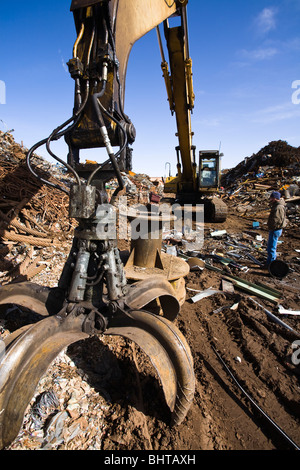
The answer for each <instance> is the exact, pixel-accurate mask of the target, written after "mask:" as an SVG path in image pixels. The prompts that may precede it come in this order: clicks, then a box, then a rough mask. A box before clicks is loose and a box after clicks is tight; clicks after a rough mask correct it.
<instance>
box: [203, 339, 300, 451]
mask: <svg viewBox="0 0 300 470" xmlns="http://www.w3.org/2000/svg"><path fill="white" fill-rule="evenodd" d="M211 347H212V350H213V351H214V353H215V354H216V356H217V358H218V359H219V361H220V362H221V363H222V365H223V367H224V368H225V370H226V372H227V373H228V374H229V376H230V377H231V378H232V380H233V381H234V383H235V384H236V385H237V386H238V388H239V389H240V390H241V391H242V392H243V394H244V395H245V396H246V397H247V398H248V400H249V401H250V402H251V403H252V405H253V406H254V407H255V408H256V409H257V410H258V411H259V412H260V413H261V414H262V415H263V417H264V418H266V419H267V421H268V422H269V423H270V424H271V425H272V426H273V427H274V429H276V431H278V432H279V433H280V434H281V436H282V437H283V438H284V439H285V440H286V441H287V442H288V443H289V444H291V445H292V446H293V447H294V449H295V450H300V447H299V446H298V445H297V444H296V443H295V442H294V441H293V440H292V439H291V438H290V437H289V436H288V435H287V434H286V433H285V432H284V431H283V430H282V429H281V428H280V427H279V426H278V425H277V424H276V423H275V422H274V421H273V420H272V419H271V418H270V416H268V415H267V414H266V413H265V412H264V411H263V410H262V409H261V408H260V406H258V404H257V403H256V402H255V401H254V400H253V398H251V397H250V395H249V394H248V393H247V392H246V390H245V389H244V388H243V387H242V386H241V384H240V383H239V382H238V381H237V379H236V378H235V377H234V375H233V374H232V372H231V371H230V369H229V368H228V366H227V365H226V364H225V362H224V360H223V359H222V357H221V356H220V354H219V353H218V352H217V350H216V349H215V347H214V346H213V345H212V344H211Z"/></svg>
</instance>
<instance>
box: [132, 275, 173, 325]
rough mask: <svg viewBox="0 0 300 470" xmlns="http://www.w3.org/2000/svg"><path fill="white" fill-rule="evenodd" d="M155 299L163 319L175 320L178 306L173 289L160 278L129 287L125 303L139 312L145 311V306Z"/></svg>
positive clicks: (155, 277)
mask: <svg viewBox="0 0 300 470" xmlns="http://www.w3.org/2000/svg"><path fill="white" fill-rule="evenodd" d="M155 299H158V300H159V301H160V305H161V307H162V310H163V314H164V317H165V318H167V319H168V320H171V321H172V320H175V318H176V317H177V315H178V313H179V311H180V305H179V302H178V300H177V298H176V295H175V291H174V289H173V287H172V286H171V284H170V283H169V282H168V281H167V280H166V279H162V278H161V276H152V277H151V278H149V279H144V280H143V281H138V282H136V283H135V284H132V285H131V286H129V289H128V293H127V295H126V298H125V303H126V305H128V307H129V308H130V309H132V310H135V309H137V310H140V309H142V308H145V309H147V305H148V304H149V303H150V302H152V301H153V300H155Z"/></svg>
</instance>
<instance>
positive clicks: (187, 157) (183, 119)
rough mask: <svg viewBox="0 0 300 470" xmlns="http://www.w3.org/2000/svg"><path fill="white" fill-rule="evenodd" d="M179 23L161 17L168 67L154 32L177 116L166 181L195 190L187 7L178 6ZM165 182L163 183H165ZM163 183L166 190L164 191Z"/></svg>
mask: <svg viewBox="0 0 300 470" xmlns="http://www.w3.org/2000/svg"><path fill="white" fill-rule="evenodd" d="M180 18H181V24H180V25H179V26H173V27H171V26H170V22H169V20H168V19H167V20H165V21H164V35H165V39H166V45H167V50H168V56H169V63H170V71H169V68H168V63H167V61H166V59H165V55H164V52H163V44H162V39H161V34H160V30H159V27H157V35H158V40H159V45H160V51H161V56H162V64H161V67H162V71H163V76H164V79H165V83H166V89H167V94H168V101H169V105H170V110H171V112H172V114H174V113H175V116H176V126H177V136H178V146H177V147H176V151H177V177H176V178H173V179H172V178H170V179H169V181H168V184H169V185H171V186H173V187H174V185H175V192H190V193H193V192H195V191H196V190H197V184H196V183H197V180H196V162H195V147H194V146H193V143H192V139H193V132H192V126H191V112H192V110H193V108H194V100H195V95H194V90H193V79H192V59H191V58H190V54H189V41H188V26H187V11H186V7H183V8H182V9H181V10H180ZM168 184H167V185H166V186H167V187H168ZM167 187H166V192H168V191H167Z"/></svg>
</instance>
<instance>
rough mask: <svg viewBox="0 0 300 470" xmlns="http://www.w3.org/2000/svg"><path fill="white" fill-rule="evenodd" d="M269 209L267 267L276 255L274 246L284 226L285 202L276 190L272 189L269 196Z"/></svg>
mask: <svg viewBox="0 0 300 470" xmlns="http://www.w3.org/2000/svg"><path fill="white" fill-rule="evenodd" d="M270 206H271V211H270V215H269V218H268V229H269V239H268V247H267V253H268V257H267V262H266V265H267V267H268V266H269V264H270V263H272V261H274V260H275V259H276V257H277V255H276V248H277V243H278V240H279V237H280V236H281V234H282V229H283V228H284V227H285V226H286V214H285V202H284V199H281V194H280V192H278V191H273V192H272V194H271V196H270Z"/></svg>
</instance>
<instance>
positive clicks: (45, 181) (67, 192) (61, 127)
mask: <svg viewBox="0 0 300 470" xmlns="http://www.w3.org/2000/svg"><path fill="white" fill-rule="evenodd" d="M88 90H89V87H88V85H87V92H86V98H85V100H84V103H83V104H82V106H81V107H80V109H78V111H77V112H76V113H75V114H74V115H73V116H72V117H71V118H70V119H68V120H67V121H66V122H65V123H63V124H62V125H61V126H59V127H58V128H57V129H55V130H54V131H53V132H52V133H51V135H50V136H49V137H48V138H46V139H43V140H41V141H40V142H38V143H36V144H35V145H33V146H32V147H31V149H30V150H29V151H28V153H27V157H26V164H27V167H28V169H29V171H30V172H31V173H32V174H33V176H34V177H35V178H37V179H38V180H40V181H41V182H42V183H44V184H46V185H48V186H51V187H53V188H56V189H59V190H60V191H63V192H64V193H66V194H69V191H67V190H65V189H64V188H62V187H61V186H59V185H56V184H54V183H51V182H50V181H48V180H45V179H44V178H42V177H41V176H40V175H38V174H37V173H36V172H35V171H34V170H33V168H32V166H31V162H30V159H31V156H32V154H33V152H35V150H37V149H38V148H39V147H41V146H42V145H44V144H46V145H47V150H48V152H49V153H50V155H51V156H52V157H53V158H54V159H55V160H56V161H58V162H59V163H61V164H62V165H64V166H65V167H66V168H67V169H68V170H69V171H70V172H71V173H73V175H74V176H75V178H76V180H77V182H78V184H79V185H80V184H81V182H80V178H79V176H78V174H77V173H76V171H75V170H74V168H72V167H71V165H69V164H68V163H66V162H64V161H63V160H61V159H60V158H58V157H57V156H56V155H54V154H53V153H52V152H51V150H50V149H49V144H50V141H51V140H54V139H55V140H57V139H59V138H61V137H62V136H63V135H64V134H66V133H67V132H69V131H70V130H71V128H73V127H74V126H75V125H76V122H77V121H75V122H74V123H73V125H71V126H70V127H69V128H67V129H65V131H63V132H61V133H60V134H58V132H59V131H60V130H61V129H63V128H64V127H66V126H67V125H68V124H69V123H70V122H72V121H73V120H75V119H76V118H79V116H80V114H81V112H82V110H83V108H84V107H85V105H86V102H87V98H88ZM49 150H50V151H49Z"/></svg>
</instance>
